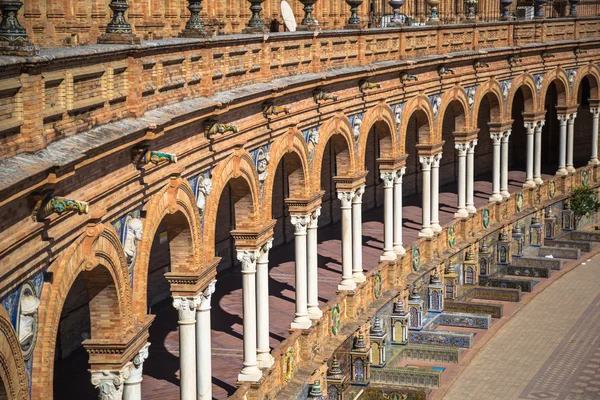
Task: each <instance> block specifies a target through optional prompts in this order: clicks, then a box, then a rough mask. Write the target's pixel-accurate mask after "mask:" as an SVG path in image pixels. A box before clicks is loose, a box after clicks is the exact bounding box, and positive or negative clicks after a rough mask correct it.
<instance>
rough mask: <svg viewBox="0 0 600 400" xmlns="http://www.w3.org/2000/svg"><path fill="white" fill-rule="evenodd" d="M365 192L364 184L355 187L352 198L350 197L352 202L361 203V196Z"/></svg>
mask: <svg viewBox="0 0 600 400" xmlns="http://www.w3.org/2000/svg"><path fill="white" fill-rule="evenodd" d="M363 194H365V185H361V186H359V187H357V188H356V190H355V191H354V198H353V199H352V204H362V197H363Z"/></svg>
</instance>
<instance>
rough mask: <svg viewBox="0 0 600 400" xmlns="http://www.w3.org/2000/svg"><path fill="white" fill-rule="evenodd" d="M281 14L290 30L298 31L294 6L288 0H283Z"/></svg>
mask: <svg viewBox="0 0 600 400" xmlns="http://www.w3.org/2000/svg"><path fill="white" fill-rule="evenodd" d="M281 16H282V17H283V23H284V24H285V27H286V28H287V29H288V31H290V32H296V26H297V25H298V24H296V18H294V12H293V11H292V7H290V5H289V4H288V2H287V1H285V0H281Z"/></svg>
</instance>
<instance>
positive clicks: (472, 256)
mask: <svg viewBox="0 0 600 400" xmlns="http://www.w3.org/2000/svg"><path fill="white" fill-rule="evenodd" d="M474 259H475V254H473V249H471V248H470V247H469V249H468V250H467V253H466V254H465V261H473V260H474Z"/></svg>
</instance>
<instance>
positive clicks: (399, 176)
mask: <svg viewBox="0 0 600 400" xmlns="http://www.w3.org/2000/svg"><path fill="white" fill-rule="evenodd" d="M405 173H406V167H402V168H400V169H399V170H398V171H396V177H395V179H394V183H402V177H404V174H405Z"/></svg>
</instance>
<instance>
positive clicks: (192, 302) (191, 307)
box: [173, 296, 200, 325]
mask: <svg viewBox="0 0 600 400" xmlns="http://www.w3.org/2000/svg"><path fill="white" fill-rule="evenodd" d="M199 304H200V299H199V297H181V296H175V297H173V307H175V309H176V310H177V312H178V313H179V323H180V324H182V325H183V324H193V323H195V322H196V307H198V305H199Z"/></svg>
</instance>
